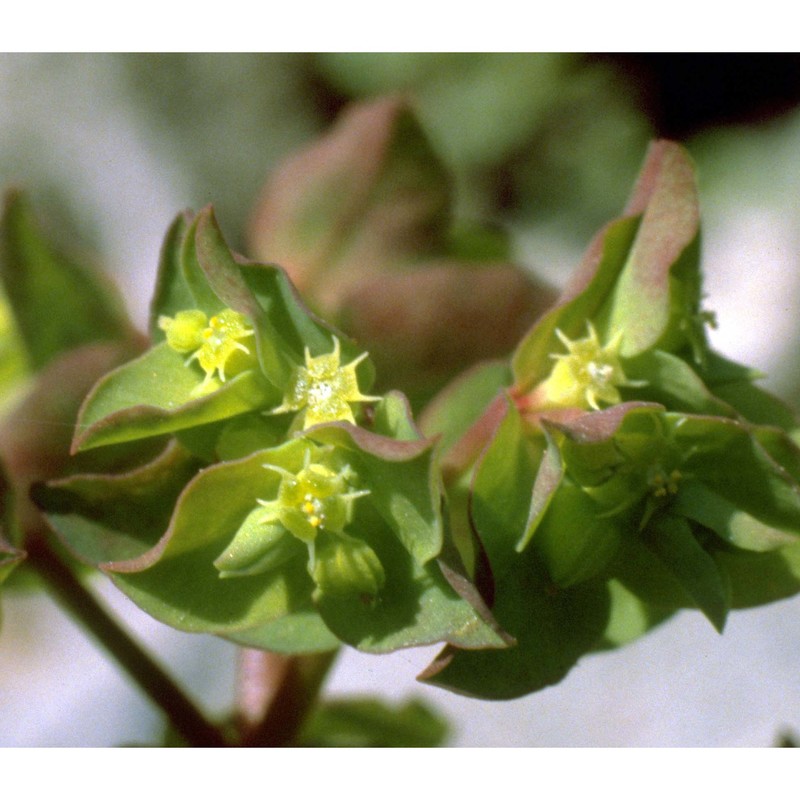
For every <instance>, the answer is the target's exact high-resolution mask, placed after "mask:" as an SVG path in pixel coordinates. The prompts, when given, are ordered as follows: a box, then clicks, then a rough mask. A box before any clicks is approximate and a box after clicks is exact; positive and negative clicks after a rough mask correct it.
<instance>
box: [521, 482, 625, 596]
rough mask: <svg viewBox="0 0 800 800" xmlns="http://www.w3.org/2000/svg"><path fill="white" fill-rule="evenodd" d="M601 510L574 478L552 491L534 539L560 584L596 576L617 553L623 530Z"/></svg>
mask: <svg viewBox="0 0 800 800" xmlns="http://www.w3.org/2000/svg"><path fill="white" fill-rule="evenodd" d="M540 474H541V473H540ZM600 512H601V509H600V508H598V506H597V505H596V504H595V503H594V502H593V501H592V499H591V498H590V497H589V496H588V495H587V494H586V493H585V492H584V491H583V490H582V489H581V488H580V487H578V486H575V485H574V484H572V483H571V482H565V483H562V484H561V485H560V486H559V488H558V491H556V492H555V494H554V495H553V497H552V500H551V502H550V503H549V504H548V507H547V511H546V513H544V516H543V519H542V521H541V523H540V524H539V525H538V527H537V529H536V533H535V535H534V536H533V540H532V541H533V547H535V548H536V549H537V551H538V552H539V553H540V554H541V557H542V560H543V562H544V564H545V565H546V566H547V570H548V572H549V573H550V576H551V577H552V579H553V582H554V583H556V584H557V585H558V586H561V587H567V586H571V585H573V584H575V583H580V582H581V581H585V580H588V579H589V578H593V577H594V576H595V575H597V574H598V573H599V572H601V571H602V570H603V568H604V567H605V566H606V565H607V564H608V562H609V561H610V560H611V559H612V557H613V556H614V554H615V553H616V551H617V548H618V547H619V543H620V539H621V537H622V535H623V531H622V530H621V529H620V525H619V524H618V523H617V522H616V521H615V520H612V519H609V518H608V517H604V516H602V515H601V513H600Z"/></svg>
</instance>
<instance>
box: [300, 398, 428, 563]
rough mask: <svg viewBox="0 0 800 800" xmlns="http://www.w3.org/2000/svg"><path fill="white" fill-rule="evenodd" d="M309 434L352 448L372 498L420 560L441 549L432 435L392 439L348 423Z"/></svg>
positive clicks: (350, 454) (354, 463) (344, 448)
mask: <svg viewBox="0 0 800 800" xmlns="http://www.w3.org/2000/svg"><path fill="white" fill-rule="evenodd" d="M384 402H387V401H384ZM388 402H389V403H390V404H391V403H392V402H394V401H392V400H389V401H388ZM378 416H379V417H380V416H381V412H378ZM307 436H308V437H309V438H312V439H314V440H315V441H318V442H320V443H322V444H333V445H336V447H338V448H339V449H341V450H342V451H346V452H347V454H348V458H349V459H350V460H351V465H352V466H353V468H354V469H355V470H356V472H357V473H358V474H359V475H360V476H361V477H362V481H363V485H364V486H365V487H366V488H368V489H369V492H370V495H369V499H370V503H371V504H372V505H373V506H374V507H375V508H376V509H377V511H378V512H379V513H380V515H381V517H383V519H384V520H385V522H386V523H387V524H388V525H389V526H390V528H391V529H392V530H393V531H394V533H395V535H396V536H397V537H398V538H399V539H400V541H401V542H402V543H403V545H404V546H405V548H406V549H407V550H408V552H409V553H410V554H411V555H412V556H413V557H414V558H415V559H416V560H417V561H418V562H419V563H420V564H424V563H426V562H427V561H430V560H431V559H432V558H435V557H436V556H437V555H438V554H439V552H440V551H441V549H442V537H443V532H442V519H441V510H440V506H441V488H440V486H439V482H438V475H437V472H436V454H435V450H434V443H433V442H432V441H431V440H429V439H416V440H397V439H392V438H389V437H387V436H382V435H379V434H375V433H372V432H371V431H367V430H364V429H363V428H356V427H355V426H353V425H351V424H349V423H333V424H331V425H321V426H317V427H315V428H311V429H310V430H309V431H308V432H307Z"/></svg>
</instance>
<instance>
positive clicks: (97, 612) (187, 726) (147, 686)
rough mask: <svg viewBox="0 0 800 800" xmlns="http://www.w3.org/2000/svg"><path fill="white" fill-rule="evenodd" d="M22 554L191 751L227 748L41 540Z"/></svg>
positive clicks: (35, 538) (34, 540) (33, 540)
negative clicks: (165, 717) (161, 712)
mask: <svg viewBox="0 0 800 800" xmlns="http://www.w3.org/2000/svg"><path fill="white" fill-rule="evenodd" d="M26 549H27V551H28V563H30V564H31V566H33V567H34V569H36V571H37V572H38V573H39V575H40V576H41V577H42V578H43V579H44V581H45V583H46V584H47V586H48V588H49V589H50V591H51V592H52V594H53V595H54V596H55V598H56V599H57V600H58V601H59V603H60V604H61V605H62V606H63V607H64V609H65V610H66V611H68V612H69V614H70V615H71V616H72V617H73V618H74V619H75V620H76V621H77V622H78V623H80V624H81V625H82V626H83V627H84V628H85V629H86V630H87V631H89V632H90V633H91V634H92V635H93V636H94V637H95V639H96V640H97V641H98V642H99V643H100V644H101V645H102V646H103V647H104V648H105V649H106V650H107V651H108V652H109V654H110V655H111V656H112V657H113V658H114V659H115V660H116V661H117V663H118V664H119V665H120V666H121V667H122V668H123V669H124V670H125V671H126V672H127V673H128V675H130V677H131V678H133V680H134V681H135V682H136V683H137V684H138V685H139V687H140V688H141V689H142V690H143V691H144V692H145V694H146V695H147V696H148V697H149V698H150V699H151V700H152V701H153V702H154V703H155V704H156V705H157V706H159V707H160V708H161V709H162V710H163V712H164V713H165V714H166V715H167V717H168V718H169V720H170V722H171V723H172V725H173V727H174V728H175V730H177V731H178V733H180V735H181V736H182V737H183V739H184V740H185V741H186V742H187V743H188V744H189V745H191V746H193V747H225V746H226V745H227V744H228V743H227V742H226V740H225V738H224V737H223V735H222V733H221V732H220V731H219V730H218V729H217V728H216V727H215V726H214V725H212V724H211V723H210V722H208V720H206V719H205V717H204V716H203V715H202V714H201V713H200V711H199V710H198V709H197V708H196V706H195V705H194V704H193V703H192V701H191V700H190V699H189V698H188V697H187V696H186V695H185V694H184V693H183V691H182V690H181V688H180V687H179V686H178V685H177V684H176V683H175V682H174V681H173V680H172V679H171V678H170V677H169V675H167V674H166V673H165V672H164V670H163V669H162V668H161V667H160V666H159V665H158V664H156V663H155V661H153V659H152V658H151V657H150V656H149V655H148V654H147V653H146V652H144V650H142V648H141V647H140V646H139V645H138V644H137V643H136V642H135V641H134V640H133V639H132V638H131V637H130V636H129V635H128V634H127V633H126V632H125V631H123V630H122V629H121V628H120V627H119V625H118V624H117V623H116V622H115V621H114V620H113V619H112V617H111V616H110V615H109V614H108V612H106V610H105V609H104V608H103V607H102V606H101V605H100V603H99V602H98V601H97V600H96V599H95V598H94V596H93V595H92V594H90V593H89V592H88V591H87V590H86V589H85V588H84V586H83V585H82V584H81V583H80V582H79V581H78V580H77V578H76V577H75V576H74V575H73V573H72V571H71V570H70V568H69V567H68V566H67V565H66V564H65V563H64V562H63V561H62V560H61V558H60V557H59V556H58V555H57V554H56V553H55V552H54V551H53V550H52V549H51V548H50V547H49V546H48V545H47V543H46V542H45V540H44V537H43V536H41V535H39V536H31V537H30V538H29V542H28V543H27V545H26Z"/></svg>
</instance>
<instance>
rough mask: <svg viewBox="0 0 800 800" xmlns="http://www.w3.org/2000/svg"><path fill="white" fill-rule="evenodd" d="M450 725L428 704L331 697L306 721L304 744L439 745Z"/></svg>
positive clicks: (315, 745) (332, 745)
mask: <svg viewBox="0 0 800 800" xmlns="http://www.w3.org/2000/svg"><path fill="white" fill-rule="evenodd" d="M447 734H448V729H447V724H446V723H445V722H444V721H443V720H442V719H441V718H439V717H437V716H436V715H435V714H433V713H432V712H431V711H430V710H429V709H428V708H427V707H426V706H424V705H423V704H422V703H420V702H417V701H414V700H412V701H409V702H408V703H405V704H404V705H402V706H398V707H392V706H389V705H387V704H385V703H381V702H379V701H377V700H368V699H363V700H357V699H352V700H331V701H328V702H326V703H324V704H322V705H321V706H320V707H319V708H317V709H316V710H315V712H314V713H313V714H312V715H311V717H310V718H309V719H308V721H307V722H306V724H305V726H304V727H303V729H302V730H301V732H300V736H299V737H298V742H297V744H298V745H299V746H300V747H437V746H438V745H441V744H442V743H443V742H444V740H445V739H446V737H447Z"/></svg>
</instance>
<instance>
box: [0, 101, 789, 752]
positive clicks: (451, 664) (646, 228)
mask: <svg viewBox="0 0 800 800" xmlns="http://www.w3.org/2000/svg"><path fill="white" fill-rule="evenodd" d="M255 220H256V221H255V223H254V227H253V230H252V231H251V236H252V238H253V241H254V242H255V246H256V247H255V249H256V250H258V251H259V253H261V254H269V255H268V256H266V257H265V258H266V260H269V261H272V260H275V261H278V262H279V263H285V264H286V266H287V269H288V270H289V271H288V272H287V271H285V270H284V269H283V267H281V266H278V265H275V264H272V263H259V262H254V261H250V260H248V259H246V258H244V257H242V256H239V255H238V254H235V253H234V252H232V251H231V250H230V248H229V247H228V245H227V243H226V241H225V239H224V237H223V235H222V233H221V230H220V228H219V225H218V223H217V221H216V218H215V215H214V212H213V210H212V209H211V207H207V208H205V209H203V210H202V211H200V212H199V213H198V214H196V215H194V214H191V213H185V214H182V215H180V216H178V217H177V218H176V219H175V221H174V222H173V224H172V226H171V227H170V228H169V230H168V232H167V236H166V239H165V243H164V247H163V250H162V254H161V260H160V266H159V273H158V278H157V283H156V287H155V293H154V298H153V302H152V306H151V313H150V319H149V341H148V343H147V344H146V345H145V344H144V343H142V342H141V341H140V340H139V339H138V337H137V336H135V335H134V334H132V332H131V330H130V327H129V325H128V323H127V320H126V319H125V317H124V315H123V314H122V312H121V310H120V305H119V301H118V299H117V298H116V296H115V295H114V294H113V293H109V291H108V290H107V289H106V287H105V285H104V284H103V282H102V281H101V280H97V279H95V278H92V277H87V275H85V274H84V272H83V271H81V270H80V269H79V268H78V267H77V266H76V265H75V263H74V262H73V261H72V260H70V259H68V258H66V257H65V256H62V255H61V254H60V251H58V250H56V249H55V248H54V247H52V245H51V244H50V243H49V242H48V241H47V240H46V239H45V238H44V237H43V236H42V235H41V234H40V233H39V231H38V229H37V228H36V227H35V225H34V224H33V222H32V218H31V215H30V211H29V210H28V208H27V205H26V204H25V202H24V200H23V199H22V198H21V196H20V195H18V194H12V195H11V196H10V198H9V201H8V203H7V207H6V212H5V215H4V217H3V221H2V226H1V227H0V275H1V276H2V279H3V283H4V287H5V293H6V295H7V300H8V312H7V319H6V320H5V321H4V322H3V326H4V327H3V329H2V330H0V338H1V339H2V340H1V341H0V355H3V356H7V357H8V360H7V362H4V364H3V372H2V374H1V375H0V379H2V381H5V383H4V384H3V385H4V386H6V387H7V388H8V390H9V391H11V389H12V388H13V384H15V382H16V381H21V380H22V378H23V377H24V378H25V379H26V380H29V381H30V384H31V387H32V388H31V391H30V394H29V395H28V397H27V399H26V402H25V408H24V414H22V415H19V414H17V415H16V416H15V413H16V412H14V413H12V414H11V415H10V416H9V417H8V424H7V427H6V429H5V431H4V439H3V459H4V462H5V465H6V471H7V472H8V478H7V479H5V478H4V480H3V485H2V487H0V489H1V491H0V501H2V508H1V509H0V511H1V512H2V530H1V531H0V580H2V579H3V578H5V577H6V575H7V574H8V573H9V572H10V571H11V569H12V568H13V567H15V566H16V565H17V564H18V563H20V562H21V561H22V560H23V559H24V556H25V550H26V548H27V550H28V551H29V552H30V553H32V554H33V556H34V558H35V559H41V558H42V555H41V553H42V548H43V547H44V548H45V550H46V546H45V545H43V544H42V542H43V541H44V540H45V538H44V537H45V536H46V531H47V530H48V529H49V530H50V531H52V532H54V533H55V534H56V536H57V538H58V545H57V547H58V548H63V549H64V550H65V551H66V554H67V558H71V559H73V560H74V561H75V562H77V563H80V564H82V565H84V566H85V567H89V568H93V569H99V570H100V571H102V572H103V573H105V574H106V575H107V576H109V577H110V579H111V580H112V581H113V583H114V584H115V585H116V586H117V587H118V588H119V589H120V590H121V591H122V592H124V593H125V594H126V595H127V596H128V597H130V598H131V599H132V600H133V601H134V602H135V603H136V604H137V605H138V606H139V607H140V608H142V609H143V610H144V611H146V612H147V613H148V614H150V615H152V616H153V617H155V618H156V619H158V620H160V621H162V622H164V623H166V624H168V625H171V626H173V627H175V628H177V629H180V630H183V631H189V632H195V633H205V634H213V635H217V636H222V637H225V638H227V639H229V640H231V641H233V642H235V643H237V644H239V645H241V646H243V647H248V648H256V649H260V650H266V651H271V652H273V653H279V654H283V655H285V656H287V657H292V658H294V657H297V658H300V657H302V658H312V657H314V656H315V654H323V655H321V656H319V657H321V658H322V657H324V654H326V653H330V652H332V651H334V650H335V649H336V648H337V647H339V646H340V645H342V644H344V645H348V646H351V647H354V648H357V649H359V650H362V651H364V652H369V653H387V652H390V651H393V650H397V649H399V648H406V647H414V646H420V645H429V644H433V643H441V644H442V645H443V650H442V651H441V653H440V654H439V655H438V656H437V657H436V658H435V660H434V662H433V663H432V664H431V665H430V666H429V667H428V668H427V669H426V670H425V671H424V673H423V675H422V676H421V678H422V680H425V681H427V682H429V683H432V684H435V685H437V686H441V687H443V688H447V689H451V690H454V691H457V692H460V693H464V694H468V695H472V696H476V697H484V698H493V699H498V698H503V699H507V698H514V697H519V696H522V695H525V694H527V693H530V692H535V691H538V690H540V689H542V688H544V687H546V686H548V685H551V684H553V683H556V682H558V681H560V680H561V679H562V678H563V677H564V676H565V675H566V674H567V673H568V672H569V670H570V669H571V668H572V667H573V666H574V665H575V664H576V663H577V662H578V660H579V659H580V658H582V657H584V656H585V655H588V654H590V653H595V652H598V651H600V650H604V649H608V648H611V647H616V646H620V645H622V644H625V643H626V642H629V641H631V640H633V639H635V638H637V637H639V636H642V635H644V634H645V633H646V632H647V631H648V630H650V629H651V628H652V627H654V626H655V625H657V624H659V623H660V622H662V621H663V620H665V619H667V618H668V617H669V616H671V615H672V614H673V613H675V611H677V610H678V609H682V608H696V609H699V610H700V611H701V612H702V613H703V614H704V615H705V616H706V617H707V618H708V619H709V621H710V622H711V624H712V625H713V626H714V627H715V628H716V629H717V630H719V631H722V629H723V628H724V626H725V623H726V620H727V617H728V614H729V613H730V611H731V610H732V609H735V608H741V607H747V606H751V605H757V604H760V603H766V602H771V601H773V600H776V599H779V598H782V597H787V596H790V595H792V594H795V593H797V592H798V591H800V540H798V536H800V447H798V444H797V441H798V439H797V434H798V426H797V420H796V418H795V416H794V414H793V413H792V412H791V411H790V410H789V409H788V408H786V407H785V406H783V404H782V403H780V401H778V400H776V399H775V398H772V397H770V396H769V395H768V394H766V393H765V392H763V391H762V390H760V389H759V388H758V387H757V386H755V385H754V380H755V378H756V376H755V375H754V374H753V373H752V371H750V370H748V369H747V368H745V367H742V366H740V365H738V364H734V363H733V362H730V361H728V360H727V359H725V358H724V357H723V356H721V355H719V354H717V353H715V352H713V351H712V350H711V348H710V346H709V343H708V340H707V337H706V333H705V326H706V325H707V324H709V323H710V322H711V320H712V315H711V314H710V313H709V312H708V311H706V310H705V309H703V307H702V303H701V298H702V287H701V277H700V265H699V253H700V250H699V237H700V218H699V210H698V199H697V192H696V187H695V181H694V170H693V166H692V164H691V162H690V160H689V158H688V156H687V155H686V153H685V152H684V151H683V150H682V148H680V147H679V146H678V145H675V144H672V143H668V142H658V143H656V144H655V145H653V147H652V148H651V150H650V152H649V154H648V157H647V159H646V161H645V164H644V167H643V169H642V172H641V176H640V178H639V181H638V183H637V185H636V186H635V188H634V191H633V194H632V196H631V199H630V202H629V204H628V206H627V208H626V210H625V212H624V215H623V216H622V217H621V218H620V219H617V220H615V221H612V222H611V223H609V224H608V225H607V226H606V227H605V228H604V229H603V230H602V231H601V232H600V233H599V234H598V235H597V237H596V238H595V239H594V241H593V242H592V244H591V245H590V247H589V250H588V252H587V254H586V257H585V258H584V260H583V262H582V264H581V265H580V266H579V268H578V270H577V272H576V274H575V276H574V277H573V279H572V281H571V282H570V283H569V285H568V286H567V288H566V289H565V291H564V293H563V294H562V296H561V297H560V298H559V299H558V300H557V301H556V302H555V304H554V305H553V306H552V307H550V308H549V310H547V311H546V312H544V313H541V314H539V312H541V311H542V308H543V306H544V303H545V301H546V299H548V298H549V293H548V292H547V290H545V289H543V288H542V287H541V286H538V285H537V284H536V283H534V282H531V281H529V280H528V279H527V278H525V277H524V276H523V275H522V274H521V272H520V271H519V270H518V269H517V268H516V267H514V266H513V265H511V264H509V263H507V262H506V261H505V255H506V253H505V246H504V242H503V241H502V237H497V236H494V235H493V234H492V232H491V231H487V230H485V229H483V228H481V227H480V226H469V225H468V226H458V225H456V224H454V221H453V220H452V219H451V208H450V196H449V188H448V176H447V173H446V172H445V170H444V168H443V167H442V165H441V164H440V163H439V162H438V161H437V159H436V157H435V155H434V153H433V151H432V149H431V147H430V145H429V144H428V142H427V140H426V138H425V136H424V134H423V132H422V130H421V128H420V127H419V126H418V124H417V122H416V120H415V117H414V115H413V114H412V112H411V111H410V109H409V107H408V106H407V105H406V104H405V103H403V102H401V101H399V100H393V99H392V100H382V101H378V102H375V103H371V104H368V105H365V106H359V107H357V108H355V109H354V110H352V111H350V112H349V113H348V114H347V115H346V116H345V118H344V119H343V120H342V122H341V123H340V125H339V126H337V128H336V129H335V130H334V131H333V132H332V133H331V134H329V135H328V136H326V137H325V138H324V139H323V141H322V142H320V143H318V144H316V145H315V146H313V147H312V148H310V149H308V150H306V151H304V152H303V153H301V154H299V155H298V156H297V157H295V158H294V159H293V160H291V161H289V162H288V163H287V164H286V165H285V166H284V168H283V170H281V171H280V173H279V175H278V177H277V178H276V179H275V181H274V182H273V183H272V184H271V185H270V187H268V191H267V192H266V194H265V199H264V201H263V205H262V207H261V208H260V210H259V212H258V213H257V214H256V217H255ZM298 288H299V291H298ZM301 292H302V294H303V295H304V297H305V299H301ZM306 301H307V302H309V303H310V304H311V305H313V306H314V307H315V308H317V309H320V310H321V311H322V312H323V313H324V314H325V315H326V316H330V317H331V318H333V319H334V321H335V322H336V323H337V324H339V325H340V326H341V327H342V329H343V330H339V329H337V328H334V327H333V326H332V325H331V324H329V323H328V322H325V321H323V320H322V319H321V318H320V317H318V316H317V315H316V314H315V313H314V312H312V311H311V310H310V309H309V307H308V306H307V305H306ZM383 306H386V308H383ZM379 307H381V314H380V315H379V316H380V324H378V325H373V323H374V322H375V321H376V320H377V319H378V318H379V317H378V316H375V315H376V314H377V310H378V309H379ZM410 307H413V308H414V309H415V311H414V314H410V315H409V314H406V311H407V309H408V308H410ZM537 314H539V316H538V319H537V318H536V317H537ZM498 320H500V321H501V322H502V325H499V326H498ZM523 322H524V323H525V325H527V324H528V322H531V325H530V327H527V329H526V330H523V329H522V328H521V327H520V326H521V325H522V323H523ZM371 326H372V327H371ZM498 327H499V328H503V329H504V330H505V331H506V336H505V337H500V338H499V339H493V340H492V341H489V342H488V343H486V342H483V341H482V339H484V338H487V337H488V333H487V332H488V331H490V330H496V329H498ZM508 331H514V332H515V333H514V337H515V339H514V341H513V342H512V341H510V340H509V339H508V338H507V335H508ZM488 338H491V337H488ZM444 340H447V341H446V342H445V344H444V345H442V346H441V347H440V344H441V343H442V342H443V341H444ZM514 344H516V347H515V349H513V352H512V348H513V345H514ZM373 345H374V347H375V348H376V349H377V351H378V354H379V358H378V359H377V368H378V369H377V370H376V365H375V364H374V363H373V361H372V359H371V358H370V357H369V355H368V352H367V351H368V350H369V351H370V352H371V351H372V348H373ZM376 372H377V373H378V374H377V375H376ZM448 381H449V382H448ZM393 382H396V387H395V388H399V389H401V390H408V391H409V392H410V393H411V395H412V402H409V400H408V399H407V396H406V395H405V394H403V393H401V392H400V391H394V390H390V385H392V386H394V385H395V384H394V383H393ZM445 382H448V383H447V385H446V386H444V388H443V389H442V391H441V392H439V393H438V394H437V395H436V396H435V397H434V398H433V399H432V400H431V402H429V403H428V404H427V405H426V406H425V407H424V408H423V409H422V410H421V413H420V414H419V426H418V424H417V422H416V421H415V417H414V410H416V409H419V407H420V406H423V405H424V401H425V399H426V398H428V397H430V396H431V394H432V393H433V392H434V389H436V388H437V387H440V386H443V385H444V384H445ZM373 385H374V386H376V387H377V389H373ZM373 391H377V393H376V394H371V393H370V392H373ZM79 406H80V407H79ZM75 418H77V425H76V428H75V432H74V436H73V437H72V438H71V441H68V438H69V437H68V435H67V434H65V433H64V432H65V431H67V432H68V431H69V430H70V427H69V423H71V422H72V421H73V420H74V419H75ZM31 419H48V420H53V421H54V422H55V423H57V424H58V425H59V427H57V428H55V431H56V432H55V433H47V434H42V433H41V432H38V431H35V430H34V429H33V428H32V427H31V425H30V424H29V422H30V420H31ZM26 420H27V421H26ZM58 431H61V433H60V434H59V433H58ZM70 452H71V455H70ZM29 498H32V500H33V503H31V501H30V499H29ZM34 504H35V505H34ZM39 564H40V565H41V561H39ZM45 572H46V570H45ZM314 691H316V690H314ZM311 705H312V703H311V702H310V701H309V702H308V703H307V704H306V706H304V708H305V711H308V710H309V708H310V706H311ZM278 707H279V708H280V704H279V705H278ZM298 713H299V712H298ZM301 721H302V720H295V723H297V724H298V725H299V724H300V722H301ZM179 732H180V733H181V735H182V736H183V735H185V734H186V730H185V729H181V730H180V731H179ZM217 733H219V732H217ZM444 733H445V730H444V728H443V727H442V725H441V724H440V723H439V722H438V721H437V720H436V719H435V718H433V717H431V716H430V714H429V712H427V711H426V710H425V709H424V708H421V707H419V706H417V705H414V704H412V705H408V706H406V707H403V708H401V709H398V710H390V709H387V708H386V707H384V706H382V705H381V704H378V703H375V702H373V701H351V702H343V703H330V704H323V705H320V706H319V707H318V708H317V710H316V711H315V712H313V714H312V716H311V717H310V718H309V719H308V720H306V724H305V726H304V727H302V730H301V733H300V735H299V739H298V741H299V742H300V743H303V744H307V745H331V744H339V745H345V744H348V745H362V746H365V745H371V746H423V745H428V744H436V743H438V742H440V741H441V739H442V737H443V736H444ZM211 736H212V740H213V737H214V733H213V731H212V733H211ZM287 736H289V738H291V737H290V734H287Z"/></svg>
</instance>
